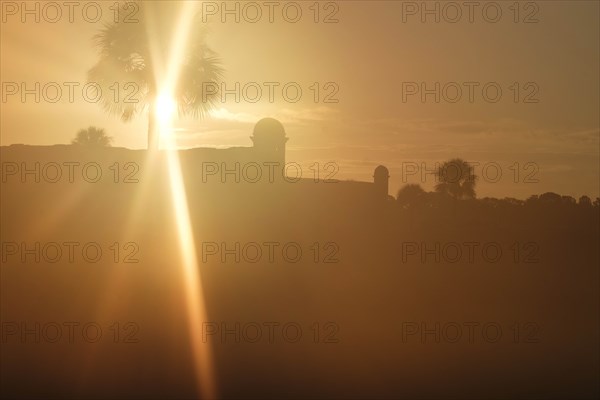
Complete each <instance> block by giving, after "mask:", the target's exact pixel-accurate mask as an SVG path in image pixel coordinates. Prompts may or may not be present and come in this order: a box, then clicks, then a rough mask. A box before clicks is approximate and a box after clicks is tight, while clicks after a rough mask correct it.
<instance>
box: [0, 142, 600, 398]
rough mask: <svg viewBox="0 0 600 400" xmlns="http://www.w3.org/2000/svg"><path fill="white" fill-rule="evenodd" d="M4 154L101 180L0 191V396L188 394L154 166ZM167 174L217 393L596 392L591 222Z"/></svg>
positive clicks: (176, 277)
mask: <svg viewBox="0 0 600 400" xmlns="http://www.w3.org/2000/svg"><path fill="white" fill-rule="evenodd" d="M1 151H2V153H1V155H2V162H3V163H7V162H14V163H16V164H17V165H19V166H21V163H22V162H26V163H31V162H34V161H32V160H35V161H39V162H41V163H49V162H57V163H61V164H62V163H64V162H79V163H80V165H84V164H85V163H86V162H91V161H94V162H96V163H98V164H99V165H100V166H101V167H102V171H103V173H104V175H103V177H102V179H100V180H99V181H98V182H96V183H90V182H87V181H86V180H84V179H82V178H81V175H75V178H74V182H73V183H70V182H68V179H62V180H60V181H59V182H56V183H51V182H47V181H44V179H41V182H40V183H35V182H34V181H33V180H32V178H31V177H28V176H26V177H25V178H26V179H25V182H23V179H21V178H20V177H19V175H10V176H5V177H3V182H2V191H1V197H0V200H1V226H0V233H1V236H2V237H1V241H2V267H1V270H0V273H1V295H0V299H1V308H0V311H1V319H2V343H1V345H2V350H1V353H0V362H1V369H0V388H1V389H0V392H1V393H0V394H1V396H2V397H3V398H4V397H6V398H34V397H35V398H76V399H84V398H90V399H91V398H97V399H106V398H139V399H148V398H155V399H163V398H177V399H180V398H195V397H196V396H197V395H198V392H197V387H196V377H195V372H194V371H195V370H194V362H193V357H192V352H191V350H190V345H189V343H190V339H191V338H190V330H189V329H188V327H189V326H188V319H187V314H186V312H187V311H186V310H187V304H186V294H185V293H186V287H187V285H186V281H185V278H184V273H183V267H182V263H181V257H180V251H179V242H178V240H179V236H178V231H177V227H176V220H175V212H174V205H173V203H172V198H171V192H170V190H171V186H170V181H169V179H170V178H169V172H168V168H167V162H166V160H165V155H164V154H162V155H160V156H157V157H155V159H154V161H153V162H152V163H149V162H147V161H146V160H145V157H146V155H145V152H142V151H128V150H124V149H106V150H102V151H99V152H90V153H89V154H88V153H85V152H84V153H81V152H80V151H79V152H76V151H75V150H73V149H72V146H65V147H60V146H59V147H56V148H55V149H50V150H49V149H48V148H43V149H41V150H36V148H20V149H15V148H2V149H1ZM114 163H118V166H117V167H116V168H117V169H118V170H120V171H121V172H122V173H130V172H132V171H133V169H132V170H127V169H126V168H130V166H128V167H126V166H125V164H126V163H133V164H135V165H136V167H135V168H139V170H136V171H135V174H134V178H136V179H137V180H138V182H137V183H136V182H133V181H132V182H129V183H125V182H123V179H124V175H123V174H121V175H119V177H118V179H116V180H117V183H115V179H114V178H115V176H114V174H113V173H114V168H113V169H110V167H111V166H112V165H114ZM181 163H182V169H183V171H184V181H185V185H186V190H187V201H188V206H189V210H190V216H191V224H192V230H193V234H194V241H195V249H196V253H197V257H198V260H197V270H198V271H199V276H200V284H201V287H202V289H203V292H204V301H205V305H206V310H207V317H206V320H205V321H203V324H202V327H203V331H202V332H200V334H201V335H203V336H202V338H201V339H202V341H203V342H205V343H208V344H209V345H210V347H211V349H212V363H213V366H214V375H215V379H216V387H217V392H218V396H219V397H222V398H324V397H327V398H344V399H345V398H357V399H358V398H410V399H413V398H423V399H431V398H440V399H450V398H452V399H455V398H478V399H479V398H508V397H514V398H597V397H598V396H599V395H600V392H599V381H598V375H599V372H600V370H599V368H600V366H599V347H598V346H599V342H600V341H599V324H598V312H599V291H598V288H599V286H598V285H599V273H598V264H599V258H598V257H599V247H598V246H599V245H598V243H599V242H600V241H599V233H598V207H597V206H593V205H590V206H583V205H578V204H562V203H560V204H558V203H556V204H554V203H552V202H549V203H542V202H538V203H531V204H529V203H528V204H522V205H515V206H510V207H508V206H506V205H505V204H499V205H496V206H494V205H493V204H491V203H490V202H487V203H484V202H481V201H473V202H454V203H452V202H446V203H440V204H438V205H437V206H432V205H428V206H423V207H416V208H413V209H401V208H400V207H398V206H397V204H396V203H395V202H394V201H392V200H389V201H381V200H380V199H375V198H369V197H368V196H365V197H362V198H355V197H353V196H352V193H353V192H352V191H351V190H350V191H348V190H346V186H344V183H339V184H337V183H329V184H325V183H323V182H319V183H313V182H311V181H310V180H308V181H301V182H298V183H294V184H286V183H279V184H269V183H258V184H249V183H240V184H220V183H206V184H205V183H202V181H201V178H200V176H199V173H198V168H197V167H198V166H197V165H196V164H195V163H194V161H193V158H192V157H191V156H190V155H189V154H186V152H181ZM131 168H133V167H131ZM65 171H66V169H65ZM46 172H48V171H46ZM4 178H6V179H4ZM336 185H339V186H336ZM71 242H74V243H75V244H65V243H71ZM36 243H37V245H38V246H39V250H36ZM49 243H52V244H49ZM90 243H92V244H90ZM115 243H116V245H115ZM236 243H237V245H238V246H239V247H238V248H236ZM265 243H266V244H265ZM69 246H71V247H69ZM57 247H58V248H60V249H61V251H62V254H61V255H60V256H59V255H57V253H56V248H57ZM69 248H72V249H73V253H72V259H73V261H72V262H71V260H70V259H69V256H70V254H69V251H68V250H69ZM83 248H85V249H86V251H85V252H84V251H83ZM97 248H100V249H101V251H102V254H101V255H100V256H97V254H96V249H97ZM484 248H485V251H484V250H483V249H484ZM44 249H45V250H44ZM117 249H118V250H117ZM257 249H260V251H261V253H260V255H259V253H258V252H257V251H258V250H257ZM270 249H272V253H270ZM284 249H285V251H284ZM298 249H300V251H301V254H299V253H298ZM28 250H31V251H28ZM498 250H499V251H500V252H501V253H498ZM38 257H39V260H38V259H37V258H38ZM236 257H237V258H239V260H238V259H236ZM96 259H98V260H97V261H95V260H96ZM52 261H55V262H52ZM94 261H95V262H94ZM126 261H137V262H126ZM98 329H100V330H98Z"/></svg>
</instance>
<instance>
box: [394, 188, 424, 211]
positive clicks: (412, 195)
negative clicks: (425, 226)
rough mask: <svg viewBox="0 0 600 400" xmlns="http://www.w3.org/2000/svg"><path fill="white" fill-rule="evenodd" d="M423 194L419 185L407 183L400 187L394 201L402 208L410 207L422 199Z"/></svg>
mask: <svg viewBox="0 0 600 400" xmlns="http://www.w3.org/2000/svg"><path fill="white" fill-rule="evenodd" d="M425 194H426V193H425V190H423V188H422V187H421V185H418V184H415V183H409V184H407V185H404V186H403V187H402V188H400V190H399V191H398V194H397V195H396V201H397V202H398V205H399V206H400V207H402V208H412V207H415V206H416V205H417V204H419V203H420V202H422V201H423V198H424V197H425Z"/></svg>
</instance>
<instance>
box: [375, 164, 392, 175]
mask: <svg viewBox="0 0 600 400" xmlns="http://www.w3.org/2000/svg"><path fill="white" fill-rule="evenodd" d="M375 176H376V177H379V176H381V177H385V178H388V177H389V176H390V172H389V171H388V169H387V168H386V167H384V166H383V165H380V166H378V167H377V168H375Z"/></svg>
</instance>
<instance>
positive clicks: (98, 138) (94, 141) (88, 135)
mask: <svg viewBox="0 0 600 400" xmlns="http://www.w3.org/2000/svg"><path fill="white" fill-rule="evenodd" d="M111 142H112V137H110V136H107V135H106V132H104V129H100V128H96V127H95V126H90V127H89V128H87V129H80V130H79V132H77V135H76V136H75V139H73V140H71V144H78V145H84V146H96V147H109V146H110V143H111Z"/></svg>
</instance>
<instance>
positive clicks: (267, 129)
mask: <svg viewBox="0 0 600 400" xmlns="http://www.w3.org/2000/svg"><path fill="white" fill-rule="evenodd" d="M252 134H253V135H254V136H255V137H264V138H283V137H285V129H284V128H283V125H282V124H281V122H279V121H277V120H276V119H275V118H263V119H261V120H260V121H258V122H257V123H256V125H254V131H253V132H252Z"/></svg>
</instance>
